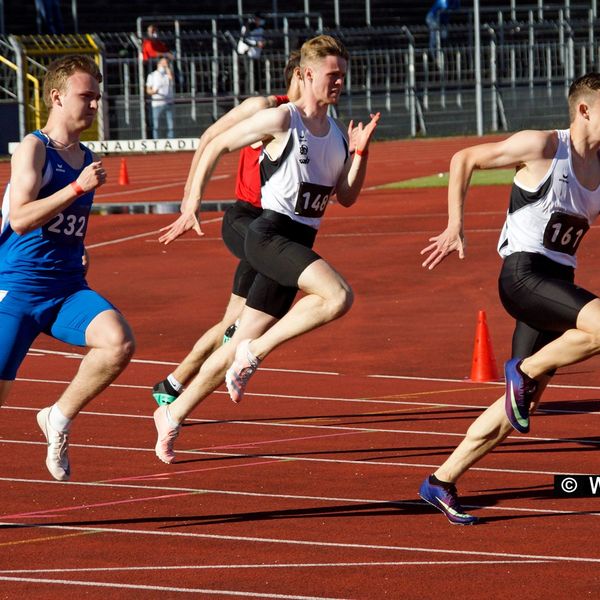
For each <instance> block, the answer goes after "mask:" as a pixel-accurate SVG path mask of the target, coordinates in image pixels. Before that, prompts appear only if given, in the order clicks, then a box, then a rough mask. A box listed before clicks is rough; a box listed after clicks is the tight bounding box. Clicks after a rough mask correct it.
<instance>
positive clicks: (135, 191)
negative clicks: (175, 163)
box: [94, 175, 231, 202]
mask: <svg viewBox="0 0 600 600" xmlns="http://www.w3.org/2000/svg"><path fill="white" fill-rule="evenodd" d="M230 177H231V175H214V176H213V177H211V181H212V180H216V179H229V178H230ZM184 184H185V179H180V180H177V181H171V182H169V183H162V184H160V185H151V186H147V187H142V188H139V187H136V188H133V189H129V190H124V191H122V192H109V193H99V194H95V195H94V201H97V200H100V199H103V198H114V197H116V196H131V195H132V194H138V193H140V192H152V191H154V190H163V189H165V188H171V187H179V186H183V185H184ZM157 202H160V200H158V201H157Z"/></svg>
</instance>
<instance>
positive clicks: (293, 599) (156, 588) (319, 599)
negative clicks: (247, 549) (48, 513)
mask: <svg viewBox="0 0 600 600" xmlns="http://www.w3.org/2000/svg"><path fill="white" fill-rule="evenodd" d="M0 581H16V582H22V583H44V584H57V585H75V586H85V587H101V588H116V589H119V590H147V591H152V592H178V593H181V594H205V595H210V596H242V597H245V598H280V599H282V600H338V599H337V598H333V597H329V596H293V595H290V594H264V593H261V592H240V591H237V590H213V589H205V588H181V587H170V586H163V585H135V584H132V583H107V582H105V581H72V580H69V579H42V578H34V577H6V576H0Z"/></svg>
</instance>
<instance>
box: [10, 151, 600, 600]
mask: <svg viewBox="0 0 600 600" xmlns="http://www.w3.org/2000/svg"><path fill="white" fill-rule="evenodd" d="M377 146H378V147H380V146H379V144H378V145H377ZM382 146H383V144H382ZM386 147H387V148H388V150H389V152H385V153H382V154H381V155H379V156H376V154H375V153H373V155H372V157H371V160H372V161H373V162H372V164H371V169H372V171H371V173H372V175H371V176H370V177H371V178H372V179H371V180H372V181H379V182H381V181H385V178H386V177H387V178H388V179H401V178H403V177H406V171H405V170H403V169H400V167H398V166H396V167H395V168H394V170H393V172H392V171H391V164H392V163H391V162H390V163H387V166H386V163H385V161H386V160H390V161H399V162H398V164H402V163H401V161H402V158H403V156H402V155H401V154H400V151H398V150H397V149H396V150H395V148H396V146H394V145H393V144H389V145H388V146H386ZM399 147H400V146H399ZM421 148H422V146H420V143H418V142H415V146H414V147H413V151H412V152H411V154H410V155H409V156H410V157H411V159H414V162H415V164H416V163H417V162H421V161H426V160H427V157H425V158H423V157H421V158H419V155H418V151H420V149H421ZM440 154H441V153H440ZM448 158H449V156H445V157H442V156H438V157H435V158H434V157H433V153H431V166H432V167H433V168H434V172H435V171H437V170H446V169H443V168H441V167H439V166H438V164H441V163H442V162H443V161H444V160H445V161H446V164H447V160H448ZM382 167H383V170H384V171H385V169H387V171H385V172H384V173H381V170H382ZM410 168H411V171H414V172H415V174H416V171H417V167H416V166H413V167H410ZM424 169H425V166H423V170H424ZM419 173H421V171H419ZM468 202H469V204H468V207H467V211H468V214H469V216H468V218H467V223H466V227H467V237H468V241H469V245H468V249H467V258H466V259H465V260H464V261H459V260H458V259H457V258H456V257H452V258H451V259H449V260H447V261H446V262H445V263H444V264H443V265H442V266H441V267H440V268H439V269H438V270H436V271H434V272H428V271H425V270H423V269H422V267H421V266H420V263H421V260H422V259H421V257H420V256H419V250H420V249H421V248H422V247H423V246H424V245H425V244H426V243H427V239H428V238H429V237H430V236H432V235H434V234H436V233H438V232H439V231H440V230H441V229H442V228H443V226H444V224H445V192H444V190H415V191H410V192H401V193H399V192H392V191H384V192H382V191H367V192H365V193H364V194H363V196H362V198H361V199H360V201H359V203H358V204H357V205H356V207H354V208H352V209H350V210H347V209H343V208H341V207H338V206H332V207H330V209H329V212H328V214H327V216H326V218H325V221H324V225H323V228H322V231H321V232H320V234H319V237H318V241H317V246H316V247H317V249H318V251H319V252H321V253H322V254H323V256H325V257H326V258H327V259H328V260H330V261H331V263H332V264H333V265H334V266H335V267H336V268H338V269H339V270H340V271H341V272H342V273H343V274H344V275H345V276H346V277H347V279H348V280H349V281H350V283H351V284H352V286H353V288H354V290H355V292H356V302H355V305H354V307H353V308H352V310H351V311H350V313H349V314H348V315H347V316H345V317H344V318H343V319H341V320H339V321H337V322H335V323H332V324H330V325H328V326H327V327H325V328H323V329H321V330H318V331H315V332H312V333H310V334H308V335H306V336H304V337H302V338H299V339H297V340H294V341H292V342H290V343H288V344H286V345H285V346H283V347H282V348H280V349H278V350H277V351H276V352H274V353H273V354H272V355H271V356H270V357H269V358H268V359H267V360H266V361H265V363H264V365H263V367H264V368H261V370H260V371H259V372H258V373H257V375H256V377H255V378H254V379H253V380H252V382H251V384H250V388H249V393H248V395H247V397H246V398H245V399H244V401H243V403H242V404H240V405H234V404H233V403H232V402H231V401H230V400H229V399H228V397H227V396H226V394H225V393H224V391H223V389H220V390H218V391H217V392H216V393H214V394H213V395H212V396H210V397H209V398H208V399H207V400H206V402H204V403H203V404H202V405H201V406H200V407H199V408H198V409H197V411H196V412H195V413H194V415H193V418H192V419H190V421H189V423H188V424H187V425H186V426H185V427H184V429H183V432H182V434H181V436H180V439H179V440H178V442H177V450H178V454H179V461H178V462H177V463H176V464H174V465H170V466H168V465H164V464H163V463H161V462H159V461H158V460H157V459H156V457H155V456H154V452H153V445H154V441H155V439H154V427H153V423H152V419H151V415H152V411H153V409H154V403H153V400H152V399H151V397H150V393H149V388H150V386H151V385H152V384H153V383H154V382H155V381H157V380H158V379H160V378H162V377H163V376H164V375H165V374H166V373H167V372H168V371H169V369H170V368H171V367H172V365H173V364H174V363H175V362H177V361H178V360H180V359H181V358H182V357H183V355H184V354H185V352H186V351H187V349H189V347H190V346H191V344H192V343H193V342H194V341H195V339H196V337H197V335H198V334H200V333H201V332H203V331H204V330H205V329H206V328H207V327H208V326H209V325H210V324H212V322H213V321H215V319H216V318H218V316H219V315H220V311H221V310H222V309H223V307H224V304H225V301H226V299H227V297H228V295H229V285H230V278H231V275H232V273H233V268H234V260H233V259H232V257H230V256H229V255H228V253H227V251H226V250H225V248H224V246H223V243H222V241H221V240H220V237H219V231H220V214H217V213H212V214H211V213H209V214H205V215H203V221H204V225H203V228H204V231H205V233H206V235H205V237H203V238H197V237H195V236H194V235H192V234H188V236H187V237H184V238H183V239H181V240H180V241H177V242H176V243H174V244H173V245H171V246H169V247H167V248H164V247H162V246H160V245H159V244H158V243H157V241H156V237H157V235H156V230H157V229H158V228H159V227H161V226H163V225H165V224H167V223H168V222H169V221H170V219H172V218H173V216H172V215H171V216H169V215H114V216H110V217H94V218H93V219H92V222H91V224H90V228H89V234H88V235H89V238H88V243H89V248H90V252H91V257H92V266H91V272H90V282H91V284H92V286H93V287H95V288H96V289H98V290H99V291H101V292H102V293H104V294H106V295H107V296H108V297H109V298H110V299H111V300H112V301H113V302H115V304H116V305H117V306H119V307H120V308H121V310H122V311H123V312H124V314H125V315H126V317H127V318H128V320H129V321H130V323H131V325H132V326H133V328H134V331H135V332H136V336H137V340H138V351H137V354H136V357H135V360H134V362H133V363H132V364H131V366H130V367H129V368H128V369H127V370H126V371H125V373H124V374H123V375H122V376H121V377H120V378H119V379H118V380H117V382H115V384H114V385H112V386H111V387H110V388H109V389H108V390H107V391H106V392H105V393H103V394H102V395H101V396H100V397H99V398H97V399H96V400H95V401H94V402H93V403H91V404H90V405H89V407H88V409H87V410H86V411H85V412H84V413H82V414H81V415H80V416H79V417H78V419H77V421H76V423H75V425H74V429H73V434H72V449H71V458H72V462H73V481H72V482H70V483H68V484H61V483H57V482H53V481H50V479H49V475H48V473H47V471H46V469H45V466H44V451H45V448H44V443H43V440H42V436H41V434H40V432H39V431H38V430H37V427H36V425H35V412H36V410H39V408H41V407H43V406H46V405H47V404H49V403H50V402H52V401H53V400H54V399H55V398H56V397H57V396H58V394H59V393H60V391H61V390H62V389H63V388H64V386H65V384H66V382H67V381H68V380H69V379H70V378H71V377H72V375H73V373H74V371H75V369H76V368H77V365H78V361H79V359H80V350H79V349H78V348H71V347H66V346H64V345H60V344H58V343H56V342H54V341H53V340H51V339H49V338H46V337H40V338H39V339H38V340H37V341H36V343H35V346H34V349H33V350H32V351H31V352H30V354H29V356H28V357H27V359H26V361H25V363H24V365H23V368H22V370H21V372H20V373H19V380H18V381H17V382H16V383H15V386H14V389H13V393H12V395H11V397H10V399H9V402H8V403H7V405H6V406H5V407H3V409H2V416H3V424H2V428H1V429H0V431H1V434H0V435H1V438H0V447H1V448H2V451H3V452H2V456H3V457H4V468H3V469H2V477H1V478H0V494H1V497H2V499H3V502H2V513H3V514H2V515H1V516H0V524H1V525H0V530H1V532H2V535H1V537H0V547H1V549H2V552H1V553H0V581H1V582H2V583H1V584H0V585H1V587H0V590H1V591H2V594H1V595H2V597H5V598H18V597H19V598H20V597H31V598H42V599H44V598H48V599H50V598H52V599H54V598H57V597H62V596H63V595H64V594H65V593H66V594H69V593H70V594H72V595H74V596H75V597H85V598H93V599H95V598H106V597H110V598H128V599H129V598H132V597H133V598H165V597H167V598H177V597H180V596H182V597H185V596H186V595H187V596H189V595H190V594H192V595H195V596H196V597H202V598H204V597H206V598H210V597H231V598H233V597H246V598H353V599H374V600H375V599H377V600H378V599H380V598H433V597H439V596H441V595H443V594H445V595H447V596H450V597H455V598H506V597H509V596H518V597H520V598H525V599H528V598H541V597H543V596H544V597H547V596H550V597H552V598H581V597H595V596H596V595H597V594H598V592H599V584H598V577H597V573H598V565H599V563H600V552H599V551H598V545H597V543H596V540H597V539H598V534H599V533H600V512H598V500H597V499H560V498H556V497H554V496H553V493H552V480H553V474H554V473H574V474H577V473H590V472H592V473H594V472H597V471H598V468H597V460H594V459H595V457H596V455H597V450H598V446H599V444H600V440H599V438H598V434H597V430H598V419H600V411H599V410H598V409H599V401H598V393H599V390H600V376H599V374H598V372H597V370H596V369H595V367H596V366H597V361H589V362H587V363H584V364H582V365H578V366H576V367H572V368H570V369H566V370H565V371H564V373H560V374H559V375H558V376H557V377H556V379H555V387H552V388H550V389H549V390H548V392H547V394H546V396H545V399H544V402H543V404H542V406H541V410H540V411H539V414H538V415H537V416H536V417H535V419H534V421H533V426H532V431H531V433H530V434H528V435H525V436H523V435H516V434H515V435H514V436H511V437H510V438H509V439H508V440H507V442H506V443H505V444H504V445H502V446H501V447H500V448H499V449H498V450H497V451H496V452H494V453H493V454H491V455H490V456H488V457H486V459H484V460H483V461H482V462H481V464H479V465H477V466H476V467H475V468H474V469H472V470H471V471H470V472H469V473H468V474H467V475H466V476H465V477H464V479H463V480H462V481H461V482H460V486H459V489H460V491H461V494H462V496H463V497H464V501H465V504H466V505H467V506H469V507H471V508H472V510H473V512H474V513H475V514H477V515H479V516H481V517H482V518H483V519H484V523H483V524H482V525H480V526H477V527H471V528H460V527H453V526H450V525H449V524H448V523H447V521H446V520H445V518H444V517H443V516H442V515H441V514H440V513H437V512H435V511H433V509H430V508H428V507H426V506H424V505H423V504H422V503H421V502H420V501H419V499H418V497H417V489H418V486H419V484H420V482H421V480H422V479H423V478H424V477H425V476H426V475H427V474H428V473H430V472H431V471H432V470H434V469H435V467H436V466H437V465H439V464H440V463H441V462H442V461H443V460H444V459H445V457H446V456H447V455H448V453H449V452H450V451H451V450H452V449H453V448H454V447H455V445H456V444H457V443H458V441H459V440H460V439H461V436H462V435H463V434H464V432H465V430H466V429H467V427H468V425H469V424H470V423H471V422H472V420H473V419H474V418H475V417H476V416H477V415H478V414H479V412H480V411H481V410H482V409H483V408H485V407H486V406H487V405H489V403H490V402H492V401H493V400H494V399H495V398H496V397H497V396H498V395H500V393H501V387H500V386H499V385H497V384H473V383H469V382H467V381H465V379H464V378H465V377H466V376H467V375H468V373H469V371H470V360H471V353H472V347H473V337H474V333H475V325H476V317H477V311H478V310H479V309H485V310H486V312H487V316H488V323H489V326H490V330H491V335H492V340H493V343H494V348H495V351H496V358H497V360H498V363H502V362H503V361H504V360H505V359H506V357H507V353H508V348H509V343H510V335H511V327H512V324H511V321H510V319H509V318H508V317H507V316H506V315H505V314H504V312H503V310H502V308H501V306H500V304H499V301H498V298H497V292H496V275H497V271H498V269H499V262H500V261H499V258H498V257H497V255H496V253H495V249H494V248H495V244H496V240H497V236H498V232H499V229H500V226H501V224H502V220H503V213H504V211H505V208H506V202H507V189H506V188H503V187H490V188H478V189H474V190H473V191H472V194H471V195H470V197H469V201H468ZM580 252H581V257H580V260H581V268H580V283H581V284H582V285H584V286H586V287H589V288H591V289H600V276H599V275H598V274H597V273H598V271H597V269H594V264H595V259H597V257H598V254H599V253H600V239H599V235H598V230H597V229H596V228H593V229H592V231H591V232H590V233H589V234H588V237H587V239H586V242H585V244H584V246H583V247H582V249H581V251H580Z"/></svg>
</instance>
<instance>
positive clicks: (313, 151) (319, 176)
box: [260, 102, 348, 229]
mask: <svg viewBox="0 0 600 600" xmlns="http://www.w3.org/2000/svg"><path fill="white" fill-rule="evenodd" d="M286 107H287V109H288V110H289V111H290V117H291V121H290V129H289V132H288V137H287V140H286V142H285V147H284V149H283V152H282V153H281V156H279V157H278V158H277V159H275V160H273V159H271V157H270V156H269V153H268V150H267V149H265V150H263V153H262V155H261V158H260V174H261V180H262V187H261V196H262V207H263V208H265V209H270V210H274V211H276V212H278V213H281V214H284V215H287V216H289V217H291V218H292V219H293V220H294V221H298V222H299V223H304V224H305V225H309V226H310V227H313V228H314V229H318V228H319V225H320V223H321V218H322V217H323V213H324V212H325V209H326V208H327V204H328V203H329V199H330V197H331V195H332V194H333V193H334V191H335V186H336V184H337V182H338V179H339V177H340V175H341V173H342V170H343V168H344V164H345V162H346V160H347V159H348V143H347V142H346V138H345V137H344V134H343V133H342V131H341V130H340V128H339V126H338V125H337V123H336V122H335V121H334V119H332V118H331V117H327V119H328V121H329V131H328V132H327V134H326V135H324V136H322V137H318V136H315V135H313V134H312V133H311V132H310V131H309V130H308V128H307V127H306V125H305V124H304V121H303V120H302V116H301V115H300V111H299V110H298V108H297V107H296V106H295V105H294V104H293V103H291V102H290V103H289V104H286Z"/></svg>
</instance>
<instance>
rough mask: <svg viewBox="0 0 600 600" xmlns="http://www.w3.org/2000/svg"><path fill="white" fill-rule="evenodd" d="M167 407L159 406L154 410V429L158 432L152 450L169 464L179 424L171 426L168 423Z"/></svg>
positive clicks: (173, 453) (172, 457) (172, 460)
mask: <svg viewBox="0 0 600 600" xmlns="http://www.w3.org/2000/svg"><path fill="white" fill-rule="evenodd" d="M167 408H168V407H167V406H166V405H164V406H159V407H158V408H157V409H156V410H155V411H154V425H156V431H157V432H158V438H157V440H156V446H155V447H154V451H155V452H156V456H158V458H160V460H162V461H163V462H165V463H167V464H168V465H170V464H171V463H172V462H174V460H175V452H174V451H173V444H174V443H175V440H176V439H177V436H178V435H179V426H177V427H173V426H172V425H171V424H170V423H169V418H168V417H167Z"/></svg>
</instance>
